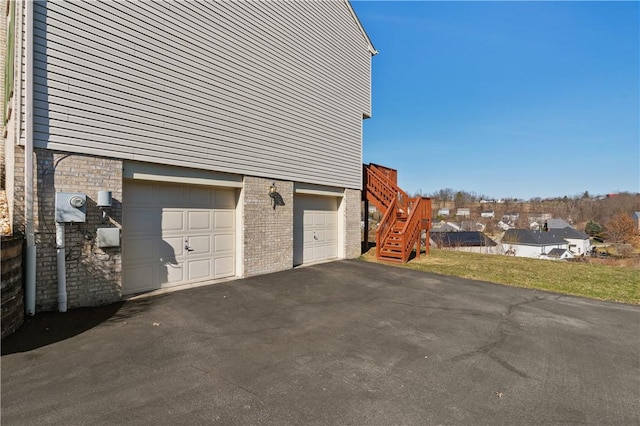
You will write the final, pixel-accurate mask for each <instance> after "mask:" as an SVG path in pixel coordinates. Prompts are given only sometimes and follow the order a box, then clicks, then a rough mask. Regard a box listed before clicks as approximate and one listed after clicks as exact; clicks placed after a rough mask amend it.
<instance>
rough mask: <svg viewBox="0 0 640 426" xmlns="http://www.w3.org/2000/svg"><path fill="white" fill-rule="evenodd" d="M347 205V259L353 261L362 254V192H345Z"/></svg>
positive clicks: (344, 201)
mask: <svg viewBox="0 0 640 426" xmlns="http://www.w3.org/2000/svg"><path fill="white" fill-rule="evenodd" d="M342 202H343V203H346V204H345V209H344V214H345V218H344V220H345V257H346V258H347V259H353V258H356V257H359V256H360V255H361V254H362V242H361V238H362V234H361V230H360V221H361V216H362V212H361V209H362V206H361V192H360V191H358V190H355V189H347V190H345V192H344V200H343V201H342Z"/></svg>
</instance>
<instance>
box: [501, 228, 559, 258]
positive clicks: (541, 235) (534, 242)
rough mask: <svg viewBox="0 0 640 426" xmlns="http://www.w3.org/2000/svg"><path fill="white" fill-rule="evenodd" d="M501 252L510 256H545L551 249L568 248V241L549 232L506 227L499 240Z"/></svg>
mask: <svg viewBox="0 0 640 426" xmlns="http://www.w3.org/2000/svg"><path fill="white" fill-rule="evenodd" d="M500 243H501V245H502V252H503V253H504V254H507V255H511V256H518V257H531V258H534V259H539V258H545V257H546V256H547V254H548V253H549V252H551V250H553V249H565V250H568V249H569V243H568V242H567V241H565V240H564V239H562V238H560V237H557V236H555V235H554V234H553V233H551V232H544V231H531V230H529V229H508V230H507V231H506V232H505V233H504V235H503V236H502V240H501V241H500Z"/></svg>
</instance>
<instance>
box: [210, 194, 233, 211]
mask: <svg viewBox="0 0 640 426" xmlns="http://www.w3.org/2000/svg"><path fill="white" fill-rule="evenodd" d="M214 207H215V208H216V209H235V207H236V192H235V191H234V190H233V189H216V190H215V205H214Z"/></svg>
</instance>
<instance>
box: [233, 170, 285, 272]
mask: <svg viewBox="0 0 640 426" xmlns="http://www.w3.org/2000/svg"><path fill="white" fill-rule="evenodd" d="M274 182H275V184H276V186H277V188H278V194H279V195H280V196H281V197H282V201H283V202H284V205H278V206H276V208H275V209H273V207H272V205H271V198H270V197H269V187H270V186H271V184H272V183H274ZM243 197H244V211H243V217H242V227H243V232H244V235H243V239H244V252H243V256H244V258H243V260H242V262H243V267H244V276H245V277H250V276H253V275H260V274H268V273H271V272H277V271H283V270H286V269H291V268H292V267H293V182H285V181H274V180H270V179H263V178H256V177H250V176H247V177H245V178H244V188H243Z"/></svg>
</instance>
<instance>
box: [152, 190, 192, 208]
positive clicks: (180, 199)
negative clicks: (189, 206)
mask: <svg viewBox="0 0 640 426" xmlns="http://www.w3.org/2000/svg"><path fill="white" fill-rule="evenodd" d="M156 187H157V194H158V195H157V196H156V197H155V199H154V200H152V203H153V205H155V206H164V207H184V206H185V204H186V202H185V191H184V189H183V187H182V186H181V185H157V186H156Z"/></svg>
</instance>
